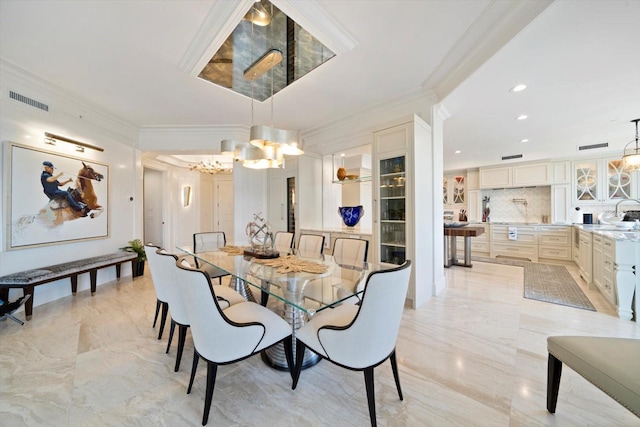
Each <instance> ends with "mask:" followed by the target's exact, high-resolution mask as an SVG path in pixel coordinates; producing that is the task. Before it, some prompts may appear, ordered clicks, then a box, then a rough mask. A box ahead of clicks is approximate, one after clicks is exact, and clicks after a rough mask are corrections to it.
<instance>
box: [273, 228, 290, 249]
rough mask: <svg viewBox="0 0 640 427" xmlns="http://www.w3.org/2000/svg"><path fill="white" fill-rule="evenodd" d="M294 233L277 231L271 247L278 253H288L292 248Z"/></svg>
mask: <svg viewBox="0 0 640 427" xmlns="http://www.w3.org/2000/svg"><path fill="white" fill-rule="evenodd" d="M293 237H294V233H289V232H287V231H277V232H276V234H275V237H274V240H273V247H274V249H275V250H276V251H278V252H289V251H290V250H291V248H293Z"/></svg>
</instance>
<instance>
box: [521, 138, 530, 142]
mask: <svg viewBox="0 0 640 427" xmlns="http://www.w3.org/2000/svg"><path fill="white" fill-rule="evenodd" d="M520 142H529V140H528V139H527V138H525V139H521V140H520Z"/></svg>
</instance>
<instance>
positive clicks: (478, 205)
mask: <svg viewBox="0 0 640 427" xmlns="http://www.w3.org/2000/svg"><path fill="white" fill-rule="evenodd" d="M481 220H482V191H479V190H469V191H467V221H469V222H479V221H481Z"/></svg>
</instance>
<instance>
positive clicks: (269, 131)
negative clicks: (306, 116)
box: [243, 6, 304, 168]
mask: <svg viewBox="0 0 640 427" xmlns="http://www.w3.org/2000/svg"><path fill="white" fill-rule="evenodd" d="M272 8H273V6H272ZM272 12H273V10H272ZM251 33H252V34H251V41H252V42H251V53H252V54H253V29H252V31H251ZM278 54H280V59H278V58H277V55H278ZM265 58H272V59H271V62H269V61H268V60H266V59H265ZM281 60H282V54H281V53H280V51H278V50H277V49H269V50H268V51H267V52H266V53H265V54H264V55H262V56H261V57H260V59H258V60H257V61H255V62H254V63H253V64H252V65H251V66H250V67H249V68H248V69H247V71H249V70H251V69H254V71H255V70H258V69H262V68H264V69H265V72H266V71H267V70H269V71H270V72H271V76H270V77H271V124H270V125H268V126H267V125H254V124H253V102H254V100H253V82H254V81H255V78H253V74H251V73H249V76H248V77H247V72H245V78H247V79H248V80H250V81H251V85H252V89H251V92H252V95H251V123H252V126H251V129H250V130H249V142H250V143H251V145H253V146H254V147H257V148H259V149H261V150H262V153H263V159H261V160H262V161H255V162H251V163H249V162H248V161H245V162H246V164H245V162H243V166H246V167H253V168H277V167H284V156H285V155H290V156H298V155H301V154H304V151H303V150H302V147H301V143H300V141H301V139H300V131H299V130H288V129H279V128H276V127H273V98H274V96H273V93H274V92H273V80H274V79H273V67H274V66H275V65H276V64H278V63H280V61H281ZM265 61H266V62H265ZM273 61H277V62H275V63H273ZM265 67H269V68H268V69H267V68H265Z"/></svg>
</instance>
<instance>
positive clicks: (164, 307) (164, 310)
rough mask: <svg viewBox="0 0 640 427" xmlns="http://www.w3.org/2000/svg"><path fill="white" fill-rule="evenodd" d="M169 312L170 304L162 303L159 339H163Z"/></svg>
mask: <svg viewBox="0 0 640 427" xmlns="http://www.w3.org/2000/svg"><path fill="white" fill-rule="evenodd" d="M168 312H169V304H168V303H166V302H163V303H162V315H161V316H160V331H159V332H158V339H161V338H162V331H164V325H165V323H167V313H168Z"/></svg>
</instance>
